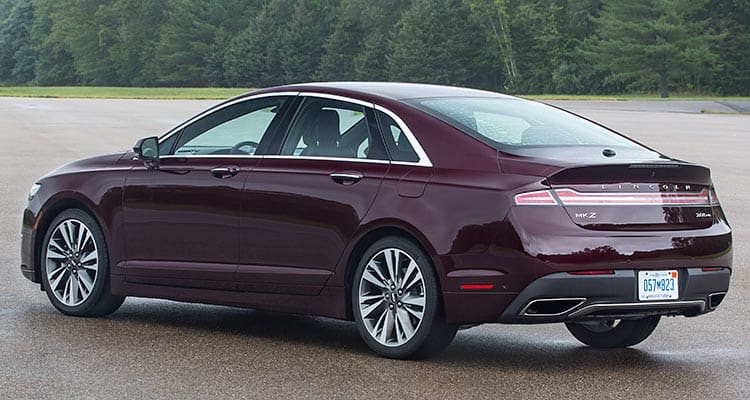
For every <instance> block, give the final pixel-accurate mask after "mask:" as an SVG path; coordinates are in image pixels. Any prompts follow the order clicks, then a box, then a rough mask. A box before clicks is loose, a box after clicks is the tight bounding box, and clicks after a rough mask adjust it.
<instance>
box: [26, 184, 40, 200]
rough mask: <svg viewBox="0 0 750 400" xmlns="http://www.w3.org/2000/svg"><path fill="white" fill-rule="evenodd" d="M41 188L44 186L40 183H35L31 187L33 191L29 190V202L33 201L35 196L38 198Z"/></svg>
mask: <svg viewBox="0 0 750 400" xmlns="http://www.w3.org/2000/svg"><path fill="white" fill-rule="evenodd" d="M41 188H42V185H41V184H39V183H35V184H33V185H31V190H29V201H31V199H33V198H34V196H36V194H37V193H39V189H41Z"/></svg>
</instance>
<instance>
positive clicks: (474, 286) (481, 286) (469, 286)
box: [461, 283, 495, 290]
mask: <svg viewBox="0 0 750 400" xmlns="http://www.w3.org/2000/svg"><path fill="white" fill-rule="evenodd" d="M494 287H495V284H494V283H464V284H462V285H461V290H490V289H492V288H494Z"/></svg>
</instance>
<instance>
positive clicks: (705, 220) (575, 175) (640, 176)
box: [500, 147, 718, 231]
mask: <svg viewBox="0 0 750 400" xmlns="http://www.w3.org/2000/svg"><path fill="white" fill-rule="evenodd" d="M621 150H622V149H617V151H616V153H617V157H612V156H610V157H607V156H606V155H603V149H602V148H601V147H599V148H598V149H596V150H594V149H591V148H589V147H586V148H583V149H582V148H578V149H575V148H566V149H563V151H560V149H559V148H558V149H549V148H547V149H525V150H524V151H523V152H521V153H524V154H518V153H517V152H514V153H515V154H514V155H515V156H522V157H523V161H522V160H521V159H518V158H515V157H514V161H515V162H520V163H521V164H526V162H529V163H531V164H527V165H525V167H522V169H528V168H529V165H533V167H532V168H533V169H537V170H538V171H544V172H545V174H544V175H545V176H546V179H545V180H544V181H543V183H544V184H546V185H548V186H549V187H550V188H552V189H553V190H552V193H553V195H554V197H555V199H556V201H557V203H558V204H559V205H561V206H562V207H564V209H565V211H566V212H567V213H568V215H569V216H570V218H571V220H572V221H573V222H574V223H575V224H577V225H578V226H581V227H583V228H586V229H592V230H608V231H649V230H662V231H663V230H685V229H700V228H707V227H709V226H710V225H711V224H712V223H713V222H714V218H713V214H714V212H713V209H712V207H713V206H715V205H718V204H717V203H716V198H715V194H714V193H713V191H712V187H711V174H710V171H709V169H708V168H706V167H703V166H700V165H696V164H691V163H687V162H683V161H679V160H674V159H671V158H668V157H665V156H663V155H661V154H659V153H656V152H653V151H651V150H648V149H645V148H641V149H627V151H621ZM623 153H624V154H623ZM620 154H622V155H623V156H624V157H620ZM553 155H554V156H558V157H559V158H558V159H552V156H553ZM574 155H577V156H574ZM560 156H561V157H560ZM500 164H501V168H502V166H503V160H502V159H501V161H500ZM506 164H507V163H506ZM506 166H507V165H506ZM519 166H520V165H516V166H513V165H511V166H510V167H511V168H518V167H519Z"/></svg>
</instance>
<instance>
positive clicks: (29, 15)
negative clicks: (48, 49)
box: [0, 0, 36, 83]
mask: <svg viewBox="0 0 750 400" xmlns="http://www.w3.org/2000/svg"><path fill="white" fill-rule="evenodd" d="M33 21H34V10H33V8H32V6H31V3H29V2H27V1H24V0H15V1H11V0H6V1H4V2H3V3H0V82H11V83H23V82H28V81H29V80H31V79H33V78H34V60H35V56H36V55H35V53H34V49H33V47H32V45H31V40H30V37H31V32H30V26H31V24H32V23H33Z"/></svg>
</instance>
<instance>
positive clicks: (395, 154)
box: [375, 111, 419, 162]
mask: <svg viewBox="0 0 750 400" xmlns="http://www.w3.org/2000/svg"><path fill="white" fill-rule="evenodd" d="M375 114H376V115H377V119H378V124H379V125H380V130H381V132H383V136H384V137H383V139H384V140H385V146H386V148H387V149H388V153H390V155H391V160H393V161H406V162H418V161H419V155H417V152H416V151H414V148H413V147H412V145H411V143H410V142H409V139H408V138H407V137H406V135H405V134H404V132H403V131H402V130H401V127H400V126H399V125H398V124H397V123H396V121H394V120H393V118H391V117H390V116H388V114H386V113H384V112H382V111H376V112H375Z"/></svg>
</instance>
